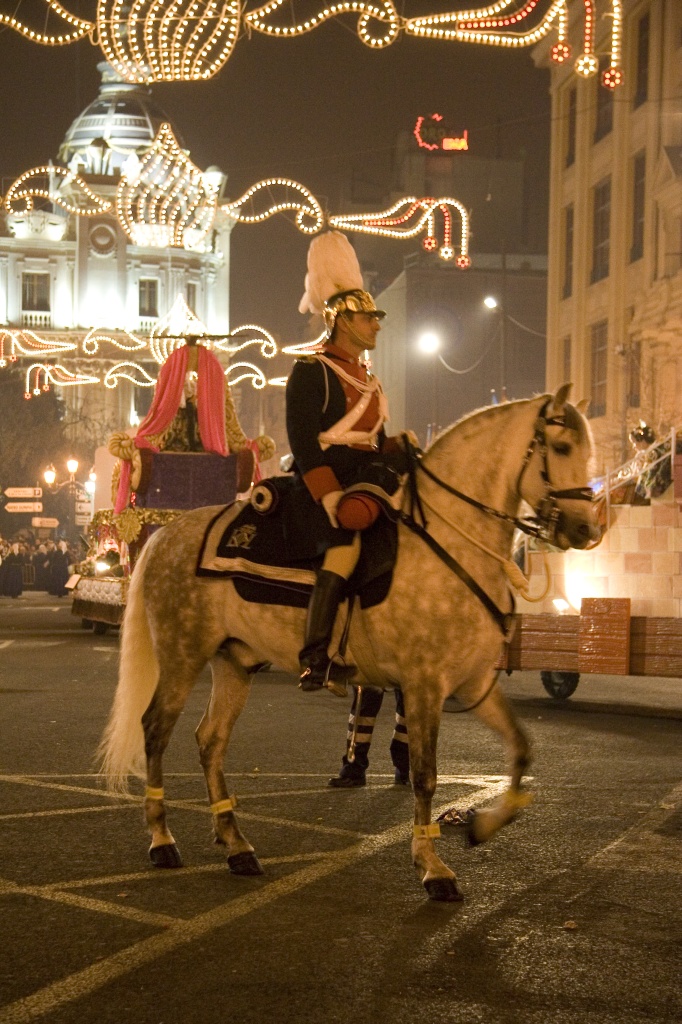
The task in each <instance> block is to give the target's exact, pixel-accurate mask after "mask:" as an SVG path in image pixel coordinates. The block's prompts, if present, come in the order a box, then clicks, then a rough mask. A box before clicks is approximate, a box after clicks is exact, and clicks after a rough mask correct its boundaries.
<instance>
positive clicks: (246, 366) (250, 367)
mask: <svg viewBox="0 0 682 1024" xmlns="http://www.w3.org/2000/svg"><path fill="white" fill-rule="evenodd" d="M234 373H237V376H236V377H233V376H232V375H233V374H234ZM225 380H226V381H227V383H228V386H229V387H231V388H233V387H234V386H235V384H239V383H241V381H243V380H250V381H251V387H253V388H255V389H256V391H262V390H263V388H264V387H265V386H266V385H267V383H268V379H267V377H266V376H265V374H264V373H263V371H262V370H261V368H260V366H256V364H255V363H247V362H240V363H232V364H231V365H230V366H228V368H227V369H226V370H225Z"/></svg>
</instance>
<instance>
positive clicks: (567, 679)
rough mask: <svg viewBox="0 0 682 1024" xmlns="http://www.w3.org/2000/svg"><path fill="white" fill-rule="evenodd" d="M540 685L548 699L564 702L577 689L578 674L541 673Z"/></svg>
mask: <svg viewBox="0 0 682 1024" xmlns="http://www.w3.org/2000/svg"><path fill="white" fill-rule="evenodd" d="M540 679H541V680H542V685H543V686H544V688H545V689H546V690H547V693H548V694H549V695H550V697H554V699H555V700H566V698H567V697H570V696H571V694H572V693H575V691H576V690H577V689H578V683H579V682H580V673H579V672H541V673H540Z"/></svg>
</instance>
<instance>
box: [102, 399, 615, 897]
mask: <svg viewBox="0 0 682 1024" xmlns="http://www.w3.org/2000/svg"><path fill="white" fill-rule="evenodd" d="M569 388H570V385H565V386H564V387H562V388H561V389H560V390H559V391H558V392H557V394H556V395H553V396H552V395H544V396H541V397H537V398H533V399H530V400H524V401H515V402H509V403H506V404H503V405H497V406H493V407H491V408H488V409H482V410H480V411H478V412H475V413H472V414H471V415H469V416H466V417H465V418H464V419H462V420H460V421H459V422H458V423H457V424H455V425H454V426H452V427H450V428H448V429H447V430H445V431H444V432H443V433H442V434H441V435H440V436H439V437H438V438H436V440H435V441H434V442H433V444H431V446H430V447H429V448H428V450H427V451H426V452H425V453H424V454H423V457H422V458H421V459H419V460H417V462H416V468H415V470H414V480H415V485H416V486H414V487H412V488H408V489H407V493H406V496H405V502H404V505H403V511H402V515H401V519H400V522H399V525H398V556H397V563H396V566H395V571H394V574H393V580H392V583H391V587H390V590H389V592H388V595H387V597H386V598H385V600H384V601H383V602H382V603H381V604H379V605H377V606H376V607H373V608H369V609H362V610H360V609H357V608H356V610H355V611H354V613H353V617H352V622H351V629H350V640H349V659H350V660H352V661H353V662H354V663H355V664H356V665H357V666H358V668H359V680H360V681H362V680H363V679H364V680H365V681H371V682H372V683H373V685H377V683H379V684H381V682H382V681H383V682H384V683H385V685H386V686H389V685H390V686H397V687H399V688H400V689H401V690H402V692H403V697H404V703H405V717H406V721H407V729H408V734H409V738H410V743H409V746H410V767H411V772H412V778H413V784H414V798H415V799H414V826H413V838H412V860H413V863H414V866H415V868H416V870H417V873H418V875H419V877H420V879H421V881H422V882H423V884H424V886H425V888H426V890H427V892H428V894H429V896H430V898H432V899H437V900H457V899H461V894H460V892H459V890H458V888H457V883H456V880H455V875H454V873H453V871H452V870H450V868H448V867H447V866H446V865H445V864H444V863H443V861H442V860H441V859H440V858H439V857H438V855H437V854H436V851H435V846H434V838H435V836H436V835H437V834H438V825H437V824H432V823H431V804H432V799H433V795H434V792H435V788H436V743H437V738H438V729H439V724H440V717H441V711H442V707H443V701H444V700H445V698H446V697H448V696H449V695H451V694H457V697H458V698H459V699H460V700H461V701H462V702H464V704H465V705H466V706H468V707H471V708H472V709H474V710H475V713H476V715H477V716H478V717H479V719H480V720H481V721H483V722H485V723H486V724H487V725H489V726H490V727H491V729H493V730H495V732H497V733H498V734H499V735H500V737H501V739H502V741H503V743H504V745H505V748H506V751H507V755H508V757H509V761H510V774H511V778H510V785H509V789H508V790H507V791H506V792H505V793H504V794H503V795H502V796H501V797H500V798H498V800H497V802H496V803H495V804H494V805H493V806H492V807H489V808H484V809H483V810H481V811H479V812H478V813H477V815H476V818H475V819H474V822H473V825H472V829H471V838H472V840H473V841H476V842H481V841H483V840H485V839H487V838H488V837H489V836H490V835H492V833H493V832H494V831H496V830H497V828H499V827H500V826H501V825H503V824H505V823H506V822H507V821H510V820H511V819H512V818H513V817H514V816H515V815H516V814H517V812H518V809H519V807H521V806H523V804H524V802H526V801H527V794H525V793H524V792H523V791H522V790H521V788H520V787H521V780H522V776H523V774H524V772H525V770H526V768H527V766H528V763H529V744H528V740H527V739H526V736H525V735H524V733H523V731H522V729H521V727H520V726H519V723H518V722H517V721H516V718H515V716H514V714H513V712H512V710H511V708H510V706H509V705H508V703H507V701H506V699H505V697H504V695H503V693H502V691H501V689H500V688H499V687H498V686H497V685H496V677H497V676H496V668H495V665H496V663H497V661H498V659H499V655H500V650H501V643H502V641H503V639H504V637H505V634H506V632H507V630H508V627H509V624H510V615H511V612H512V609H513V600H512V597H511V594H510V586H509V578H508V572H509V570H510V568H511V569H513V568H514V566H513V563H510V561H509V558H510V554H511V544H512V534H513V531H514V529H515V527H517V526H518V525H519V523H520V520H519V519H518V518H517V516H518V510H519V506H520V503H521V501H522V500H523V501H525V502H527V504H528V505H529V506H530V507H531V508H532V509H533V511H534V519H533V520H532V523H531V525H530V526H529V525H528V524H527V523H526V522H524V524H522V525H524V527H525V528H526V529H529V530H534V532H535V533H536V535H543V536H545V537H546V538H547V539H549V540H550V541H551V542H552V543H553V544H555V545H556V546H558V547H560V548H562V549H566V548H568V547H570V546H573V547H579V548H582V547H586V546H587V545H588V544H590V543H592V542H594V541H595V540H596V539H598V536H599V532H598V529H597V527H596V523H595V519H594V510H593V505H592V502H591V500H590V499H591V492H590V491H589V489H588V479H589V475H588V474H589V463H590V458H591V453H592V442H591V437H590V431H589V427H588V424H587V421H586V420H585V418H584V416H583V414H582V412H581V411H579V409H578V408H576V407H574V406H572V405H570V404H568V402H567V397H568V393H569ZM417 506H418V507H420V508H421V510H422V511H423V518H422V519H421V520H420V517H419V516H418V515H416V514H415V515H413V514H412V513H413V512H415V508H416V507H417ZM217 511H218V510H217V509H216V508H204V509H197V510H195V511H193V512H189V513H187V514H186V515H184V516H182V517H181V518H179V519H177V520H175V521H174V522H172V523H170V524H169V525H167V526H165V527H164V528H163V529H162V530H160V531H159V532H158V533H156V534H155V535H154V536H153V537H152V538H151V540H150V541H149V542H148V543H147V545H146V547H145V548H144V550H143V553H142V555H141V558H140V560H139V561H138V564H137V566H136V568H135V571H134V573H133V577H132V581H131V586H130V592H129V597H128V604H127V608H126V614H125V620H124V623H123V635H122V647H121V661H120V675H119V682H118V688H117V690H116V696H115V700H114V705H113V709H112V712H111V718H110V721H109V724H108V726H107V729H106V732H105V735H104V737H103V740H102V746H101V753H102V770H103V772H104V774H105V775H106V777H107V779H108V782H109V785H110V787H111V788H112V789H114V790H117V789H118V790H124V789H125V788H126V786H127V781H128V776H129V774H130V773H134V774H138V775H140V776H142V777H144V778H146V784H147V789H146V796H145V812H146V818H147V823H148V826H149V828H150V830H151V833H152V845H151V849H150V857H151V859H152V862H153V863H154V864H156V865H157V866H159V867H177V866H180V864H181V861H180V857H179V854H178V851H177V847H176V846H175V843H174V840H173V837H172V835H171V833H170V831H169V829H168V827H167V824H166V812H165V807H164V797H163V775H162V758H163V753H164V751H165V749H166V746H167V744H168V741H169V739H170V736H171V733H172V731H173V727H174V726H175V723H176V721H177V718H178V716H179V714H180V712H181V711H182V709H183V707H184V705H185V701H186V700H187V696H188V694H189V692H190V690H191V689H192V687H193V686H194V683H195V682H196V679H197V676H198V674H199V672H200V671H201V670H202V669H203V667H204V666H205V665H206V664H207V663H209V664H210V666H211V669H212V674H213V687H212V691H211V698H210V701H209V704H208V707H207V709H206V713H205V714H204V717H203V719H202V721H201V723H200V724H199V726H198V728H197V732H196V736H197V742H198V744H199V756H200V760H201V764H202V767H203V769H204V773H205V776H206V785H207V788H208V797H209V802H210V805H211V810H212V813H213V824H214V829H215V836H216V840H217V841H218V842H219V843H221V844H224V845H225V846H226V847H227V853H228V858H227V859H228V865H229V867H230V869H231V870H232V871H233V872H235V873H238V874H247V875H248V874H259V873H261V870H262V869H261V867H260V865H259V863H258V860H257V858H256V855H255V852H254V849H253V847H252V846H251V844H250V843H249V842H248V840H247V839H246V838H245V836H244V835H243V834H242V832H241V830H240V828H239V825H238V822H237V817H236V815H235V811H234V801H233V800H232V799H231V798H230V796H229V794H228V788H227V784H226V781H225V776H224V772H223V760H224V754H225V751H226V748H227V744H228V742H229V739H230V734H231V732H232V728H233V726H234V724H235V722H236V720H237V718H238V717H239V715H240V713H241V711H242V709H243V707H244V704H245V702H246V698H247V694H248V692H249V686H250V683H251V677H252V675H253V674H254V672H255V671H256V670H257V668H258V667H259V666H261V665H263V663H267V662H271V663H273V664H275V665H278V666H281V667H282V668H285V669H287V670H290V671H292V672H296V671H297V668H298V650H299V648H300V646H301V638H302V636H303V627H304V618H305V610H303V609H300V608H289V607H283V606H280V605H269V604H261V605H259V604H255V603H249V602H247V601H244V600H242V599H241V598H240V597H239V596H238V595H237V593H236V592H235V588H234V585H233V583H232V582H231V581H230V580H229V579H206V578H198V577H197V576H196V575H195V568H196V565H197V557H198V553H199V549H200V547H201V543H202V539H203V537H204V533H205V531H206V528H207V526H208V524H209V523H210V522H211V520H212V519H213V517H214V516H215V515H216V513H217ZM424 522H426V524H427V526H426V528H425V526H424ZM517 571H518V570H517Z"/></svg>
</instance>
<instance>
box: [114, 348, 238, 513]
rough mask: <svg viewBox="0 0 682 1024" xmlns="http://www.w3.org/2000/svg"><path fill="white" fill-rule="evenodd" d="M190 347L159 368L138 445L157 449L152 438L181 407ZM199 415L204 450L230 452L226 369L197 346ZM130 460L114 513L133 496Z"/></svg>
mask: <svg viewBox="0 0 682 1024" xmlns="http://www.w3.org/2000/svg"><path fill="white" fill-rule="evenodd" d="M188 359H189V349H188V348H187V346H186V345H183V347H182V348H178V349H176V350H175V352H172V353H171V355H170V356H169V357H168V359H167V360H166V362H165V363H164V364H163V366H162V367H161V370H160V371H159V378H158V380H157V382H156V387H155V389H154V398H153V400H152V405H151V408H150V410H149V412H148V413H147V415H146V416H145V418H144V419H143V420H142V422H141V423H140V426H139V427H138V431H137V434H136V435H135V437H134V439H133V441H134V444H135V447H136V448H151V449H152V451H158V450H159V449H158V448H157V447H156V445H153V444H152V443H151V441H149V437H151V436H153V435H154V434H160V433H161V432H162V431H164V430H166V428H167V427H169V426H170V424H171V423H172V421H173V417H174V416H175V414H176V413H177V411H178V409H179V408H180V402H181V401H182V390H183V387H184V385H185V377H186V375H187V362H188ZM197 374H198V381H197V416H198V420H199V432H200V434H201V442H202V444H203V446H204V449H205V451H207V452H215V453H216V454H217V455H227V454H228V448H227V442H226V439H225V375H224V372H223V368H222V366H221V365H220V363H219V362H218V360H217V359H216V357H215V356H214V355H213V353H212V352H209V351H208V349H207V348H205V347H204V346H203V345H199V346H198V366H197ZM131 468H132V467H131V464H130V462H127V461H123V462H122V463H121V477H120V479H119V483H118V491H117V493H116V502H115V504H114V512H116V513H118V512H122V511H123V509H124V508H125V507H126V505H127V504H128V501H129V499H130V473H131Z"/></svg>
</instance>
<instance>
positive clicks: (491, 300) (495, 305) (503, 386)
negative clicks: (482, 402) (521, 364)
mask: <svg viewBox="0 0 682 1024" xmlns="http://www.w3.org/2000/svg"><path fill="white" fill-rule="evenodd" d="M483 305H484V306H485V307H486V309H498V310H499V312H500V401H502V402H504V401H505V399H506V397H507V366H506V363H507V330H506V321H507V317H506V315H505V312H504V309H503V308H502V306H501V305H500V303H499V302H498V300H497V299H496V298H495V296H494V295H486V297H485V298H484V300H483Z"/></svg>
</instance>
